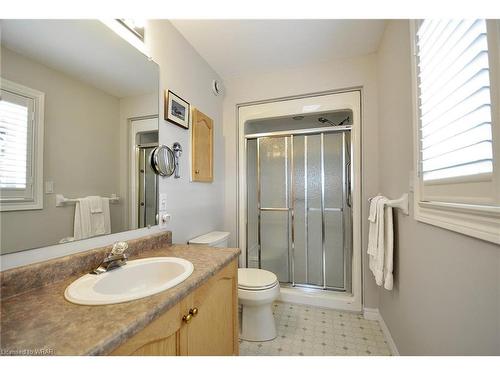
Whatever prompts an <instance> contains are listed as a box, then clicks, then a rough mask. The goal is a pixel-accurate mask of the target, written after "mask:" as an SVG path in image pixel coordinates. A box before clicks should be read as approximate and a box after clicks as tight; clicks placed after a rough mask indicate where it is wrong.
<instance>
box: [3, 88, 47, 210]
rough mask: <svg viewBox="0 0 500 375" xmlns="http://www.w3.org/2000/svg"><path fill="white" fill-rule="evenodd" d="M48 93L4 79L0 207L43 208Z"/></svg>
mask: <svg viewBox="0 0 500 375" xmlns="http://www.w3.org/2000/svg"><path fill="white" fill-rule="evenodd" d="M43 103H44V94H43V93H41V92H39V91H36V90H33V89H30V88H28V87H24V86H21V85H18V84H16V83H14V82H11V81H8V80H5V79H2V80H1V97H0V208H1V211H13V210H31V209H41V208H43V202H42V168H43Z"/></svg>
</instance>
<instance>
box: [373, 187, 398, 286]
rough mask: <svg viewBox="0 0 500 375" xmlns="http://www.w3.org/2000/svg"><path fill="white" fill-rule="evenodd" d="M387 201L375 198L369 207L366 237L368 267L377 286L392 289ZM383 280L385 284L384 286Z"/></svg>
mask: <svg viewBox="0 0 500 375" xmlns="http://www.w3.org/2000/svg"><path fill="white" fill-rule="evenodd" d="M387 202H388V199H387V198H385V197H381V196H377V197H375V198H373V199H372V202H371V205H370V215H369V217H368V220H369V221H370V228H369V235H368V250H367V252H368V254H369V267H370V270H371V271H372V272H373V275H374V276H375V282H376V283H377V285H379V286H381V285H384V287H385V288H386V289H389V290H390V289H392V265H393V260H392V256H393V236H394V235H393V223H392V208H391V207H386V205H387ZM384 280H385V281H386V283H385V284H384Z"/></svg>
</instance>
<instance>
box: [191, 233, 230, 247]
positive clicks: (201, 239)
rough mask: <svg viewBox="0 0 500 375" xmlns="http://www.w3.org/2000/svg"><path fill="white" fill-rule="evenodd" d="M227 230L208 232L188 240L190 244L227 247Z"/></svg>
mask: <svg viewBox="0 0 500 375" xmlns="http://www.w3.org/2000/svg"><path fill="white" fill-rule="evenodd" d="M228 242H229V232H217V231H215V232H210V233H206V234H203V235H201V236H198V237H196V238H193V239H192V240H189V241H188V244H190V245H205V246H213V247H227V246H228Z"/></svg>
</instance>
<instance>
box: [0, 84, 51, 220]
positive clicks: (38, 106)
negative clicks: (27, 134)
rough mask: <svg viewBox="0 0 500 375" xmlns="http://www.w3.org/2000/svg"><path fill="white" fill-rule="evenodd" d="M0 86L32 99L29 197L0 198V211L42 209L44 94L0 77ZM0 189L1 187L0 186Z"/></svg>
mask: <svg viewBox="0 0 500 375" xmlns="http://www.w3.org/2000/svg"><path fill="white" fill-rule="evenodd" d="M0 88H1V89H2V90H6V91H9V92H12V93H13V94H17V95H20V96H25V97H27V98H29V99H32V100H33V103H34V109H33V111H34V113H33V124H32V137H31V142H32V146H31V150H32V151H31V155H32V185H31V186H32V189H33V192H32V194H31V198H30V199H26V200H19V199H10V200H9V199H8V198H7V199H5V200H3V199H1V196H0V212H3V211H21V210H41V209H43V138H44V109H45V94H44V93H43V92H41V91H38V90H35V89H32V88H30V87H26V86H23V85H21V84H18V83H15V82H12V81H9V80H7V79H5V78H2V77H0ZM0 191H1V188H0Z"/></svg>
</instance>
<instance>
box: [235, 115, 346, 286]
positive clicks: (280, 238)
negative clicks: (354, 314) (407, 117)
mask: <svg viewBox="0 0 500 375" xmlns="http://www.w3.org/2000/svg"><path fill="white" fill-rule="evenodd" d="M349 116H351V117H350V119H352V114H350V113H348V114H347V117H346V113H345V112H344V113H333V114H320V115H311V116H295V117H293V118H292V117H288V118H280V119H277V120H275V121H270V122H269V121H268V122H267V127H266V126H262V125H263V124H257V125H254V127H253V128H252V124H250V126H247V129H248V130H246V131H245V150H246V206H247V209H246V216H247V217H246V236H245V237H246V251H247V253H246V266H247V267H256V268H262V269H266V270H269V271H272V272H274V273H275V274H276V275H277V277H278V279H279V281H280V283H281V284H282V286H287V287H293V288H308V289H311V288H313V289H322V290H333V291H341V292H351V288H352V277H351V272H352V267H351V262H352V212H351V207H352V196H351V175H352V165H351V127H352V126H351V125H352V121H350V119H349ZM304 117H305V118H304ZM335 117H336V118H338V119H342V118H343V119H344V120H343V121H338V120H334V118H335ZM330 118H331V119H332V120H330ZM256 129H257V132H256V131H255V130H256ZM262 130H264V131H262Z"/></svg>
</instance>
